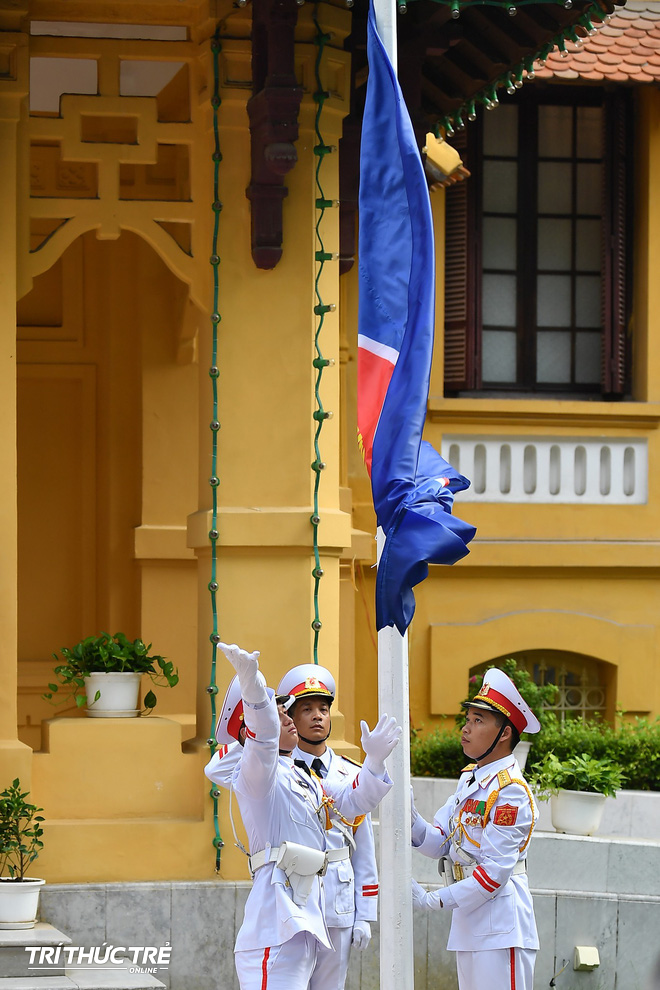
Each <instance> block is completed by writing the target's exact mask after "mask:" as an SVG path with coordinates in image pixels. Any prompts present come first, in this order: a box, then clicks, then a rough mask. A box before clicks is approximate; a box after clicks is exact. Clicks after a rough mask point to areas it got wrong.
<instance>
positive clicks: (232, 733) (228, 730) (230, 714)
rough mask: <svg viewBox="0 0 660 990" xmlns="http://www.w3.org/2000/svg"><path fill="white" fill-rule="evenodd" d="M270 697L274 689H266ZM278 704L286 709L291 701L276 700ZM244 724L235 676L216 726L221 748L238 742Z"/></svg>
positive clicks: (238, 687)
mask: <svg viewBox="0 0 660 990" xmlns="http://www.w3.org/2000/svg"><path fill="white" fill-rule="evenodd" d="M266 692H267V693H268V697H269V698H272V697H273V695H274V694H275V692H274V691H273V689H272V688H270V687H269V688H266ZM276 701H277V703H278V704H283V705H284V706H285V707H288V705H290V704H291V703H292V702H291V699H290V698H287V697H283V698H282V697H280V696H279V695H278V696H277V698H276ZM243 722H244V714H243V699H242V697H241V685H240V684H239V683H238V677H237V676H235V677H233V678H232V679H231V681H230V683H229V687H228V688H227V693H226V694H225V700H224V701H223V702H222V708H221V709H220V714H219V716H218V721H217V722H216V726H215V738H216V739H217V741H218V743H219V744H220V745H221V746H226V745H228V744H229V743H231V742H234V741H235V740H238V733H239V730H240V728H241V726H242V725H243Z"/></svg>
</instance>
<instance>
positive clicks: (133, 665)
mask: <svg viewBox="0 0 660 990" xmlns="http://www.w3.org/2000/svg"><path fill="white" fill-rule="evenodd" d="M150 649H151V643H149V645H148V646H146V645H145V644H144V643H143V642H142V640H141V639H134V640H130V639H128V637H127V636H125V635H124V633H121V632H118V633H115V634H114V636H110V635H109V633H105V632H102V633H99V635H98V636H88V637H87V638H86V639H83V640H81V641H80V642H79V643H77V644H76V645H75V646H74V647H73V648H72V649H69V648H68V647H63V648H62V650H61V654H62V659H63V662H62V663H59V664H58V665H57V667H55V676H56V677H57V683H52V684H49V685H48V689H49V690H48V691H46V692H45V693H44V695H43V697H44V698H46V699H48V700H49V701H50V700H52V698H53V695H54V694H55V693H56V692H58V691H59V690H60V689H61V688H63V689H64V698H63V700H67V699H69V698H71V697H72V698H73V699H74V700H75V703H76V705H77V706H78V707H79V708H82V707H83V706H84V705H87V714H88V715H90V716H92V717H96V718H111V717H115V718H132V717H135V716H136V715H139V714H140V710H139V708H138V692H139V689H140V680H141V678H142V675H143V674H148V675H149V677H150V678H151V680H152V682H153V683H154V684H155V685H156V686H160V687H174V685H175V684H177V683H178V681H179V674H178V671H177V670H176V668H175V667H174V664H173V663H172V662H171V661H169V660H166V659H165V657H161V656H158V655H157V654H154V655H153V656H150V655H149V650H150ZM53 656H54V657H55V659H56V660H59V659H60V657H58V655H57V653H54V654H53ZM155 707H156V695H155V694H154V692H153V691H151V690H150V691H148V692H147V694H146V695H145V697H144V711H145V712H146V713H149V712H151V711H152V710H153V709H154V708H155Z"/></svg>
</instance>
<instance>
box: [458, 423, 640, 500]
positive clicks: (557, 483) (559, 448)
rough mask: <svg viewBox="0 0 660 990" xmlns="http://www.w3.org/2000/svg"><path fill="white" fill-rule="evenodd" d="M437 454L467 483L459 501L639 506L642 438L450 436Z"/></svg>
mask: <svg viewBox="0 0 660 990" xmlns="http://www.w3.org/2000/svg"><path fill="white" fill-rule="evenodd" d="M442 456H443V457H444V458H445V459H446V460H448V461H449V462H450V464H452V466H453V467H455V468H456V470H457V471H460V473H461V474H464V475H465V476H466V477H467V478H469V479H470V481H471V482H472V485H471V487H470V488H469V489H468V491H467V492H462V493H461V496H460V498H461V501H473V502H545V503H573V504H576V505H577V504H580V503H582V504H584V505H643V504H645V503H646V501H647V494H648V450H647V442H646V440H644V439H635V438H632V439H631V438H626V439H621V438H618V437H617V438H613V437H564V436H563V437H501V436H499V437H494V436H474V435H465V436H449V435H446V436H445V437H444V438H443V441H442Z"/></svg>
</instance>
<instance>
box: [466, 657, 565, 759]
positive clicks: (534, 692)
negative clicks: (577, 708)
mask: <svg viewBox="0 0 660 990" xmlns="http://www.w3.org/2000/svg"><path fill="white" fill-rule="evenodd" d="M489 666H492V667H499V669H500V670H503V671H504V673H505V674H506V675H507V677H509V678H511V680H512V681H513V683H514V684H515V686H516V687H517V688H518V690H519V691H520V694H521V696H522V698H523V699H524V701H526V702H527V704H528V705H529V707H530V708H531V710H532V711H533V712H534V714H535V715H536V717H537V719H538V720H539V722H540V724H541V728H543V725H544V722H545V721H546V719H547V716H548V710H549V709H550V708H551V707H552V706H553V705H554V704H556V702H557V697H558V695H559V688H558V687H557V685H556V684H536V683H535V681H534V680H533V678H532V676H531V675H530V673H529V671H527V670H526V669H525V667H519V666H518V664H517V663H516V661H515V660H514V659H513V657H508V658H507V659H506V660H498V661H497V662H496V663H493V664H490V665H489ZM483 682H484V677H483V674H473V676H472V677H471V678H470V680H469V686H468V699H471V698H474V696H475V695H476V694H478V693H479V690H480V688H481V686H482V684H483ZM461 722H462V719H461ZM532 739H533V736H529V735H527V733H523V734H522V737H521V740H520V742H519V743H518V745H517V746H516V750H515V753H516V758H517V760H518V763H519V764H520V767H521V769H522V768H523V767H524V766H525V762H526V760H527V754H528V752H529V748H530V746H531V743H532Z"/></svg>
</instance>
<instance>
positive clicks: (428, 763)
mask: <svg viewBox="0 0 660 990" xmlns="http://www.w3.org/2000/svg"><path fill="white" fill-rule="evenodd" d="M462 721H463V720H462V719H461V722H462ZM529 738H530V739H531V740H532V748H531V749H530V751H529V756H528V757H527V766H526V768H525V776H526V777H527V778H528V779H529V778H530V777H532V776H533V775H534V773H535V772H536V771H537V770H538V769H539V768H540V767H541V765H542V764H543V762H544V760H545V758H546V757H547V756H548V755H550V754H552V755H554V756H555V757H556V759H557V760H559V761H560V762H564V761H566V760H570V759H571V758H572V757H576V756H579V755H580V754H582V755H583V756H586V757H587V758H588V759H592V760H596V761H599V762H600V761H605V762H606V764H611V765H613V766H614V767H618V768H621V770H622V771H623V774H624V775H625V776H624V780H623V785H624V787H625V788H628V789H630V790H640V791H660V719H655V720H653V721H650V720H649V719H644V718H636V719H634V720H632V721H630V722H626V721H623V719H619V720H618V724H617V727H616V728H614V727H613V726H611V725H609V724H608V723H607V722H605V721H603V720H602V719H594V720H592V721H590V722H582V721H581V720H577V719H567V720H566V721H565V722H563V723H561V722H559V720H558V719H557V717H556V715H555V714H554V713H553V712H546V713H545V718H544V722H543V728H542V729H541V732H539V733H538V735H534V736H530V737H529ZM410 762H411V772H412V773H413V774H415V775H416V776H423V777H453V778H456V777H458V775H459V773H460V771H461V769H462V768H463V767H464V766H465V764H466V763H467V762H468V760H467V757H466V756H464V755H463V751H462V749H461V744H460V737H459V734H458V733H457V732H450V731H448V730H447V729H440V730H435V731H433V732H430V733H428V734H427V735H422V732H421V731H420V730H413V732H412V734H411V740H410ZM571 789H575V788H571Z"/></svg>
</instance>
